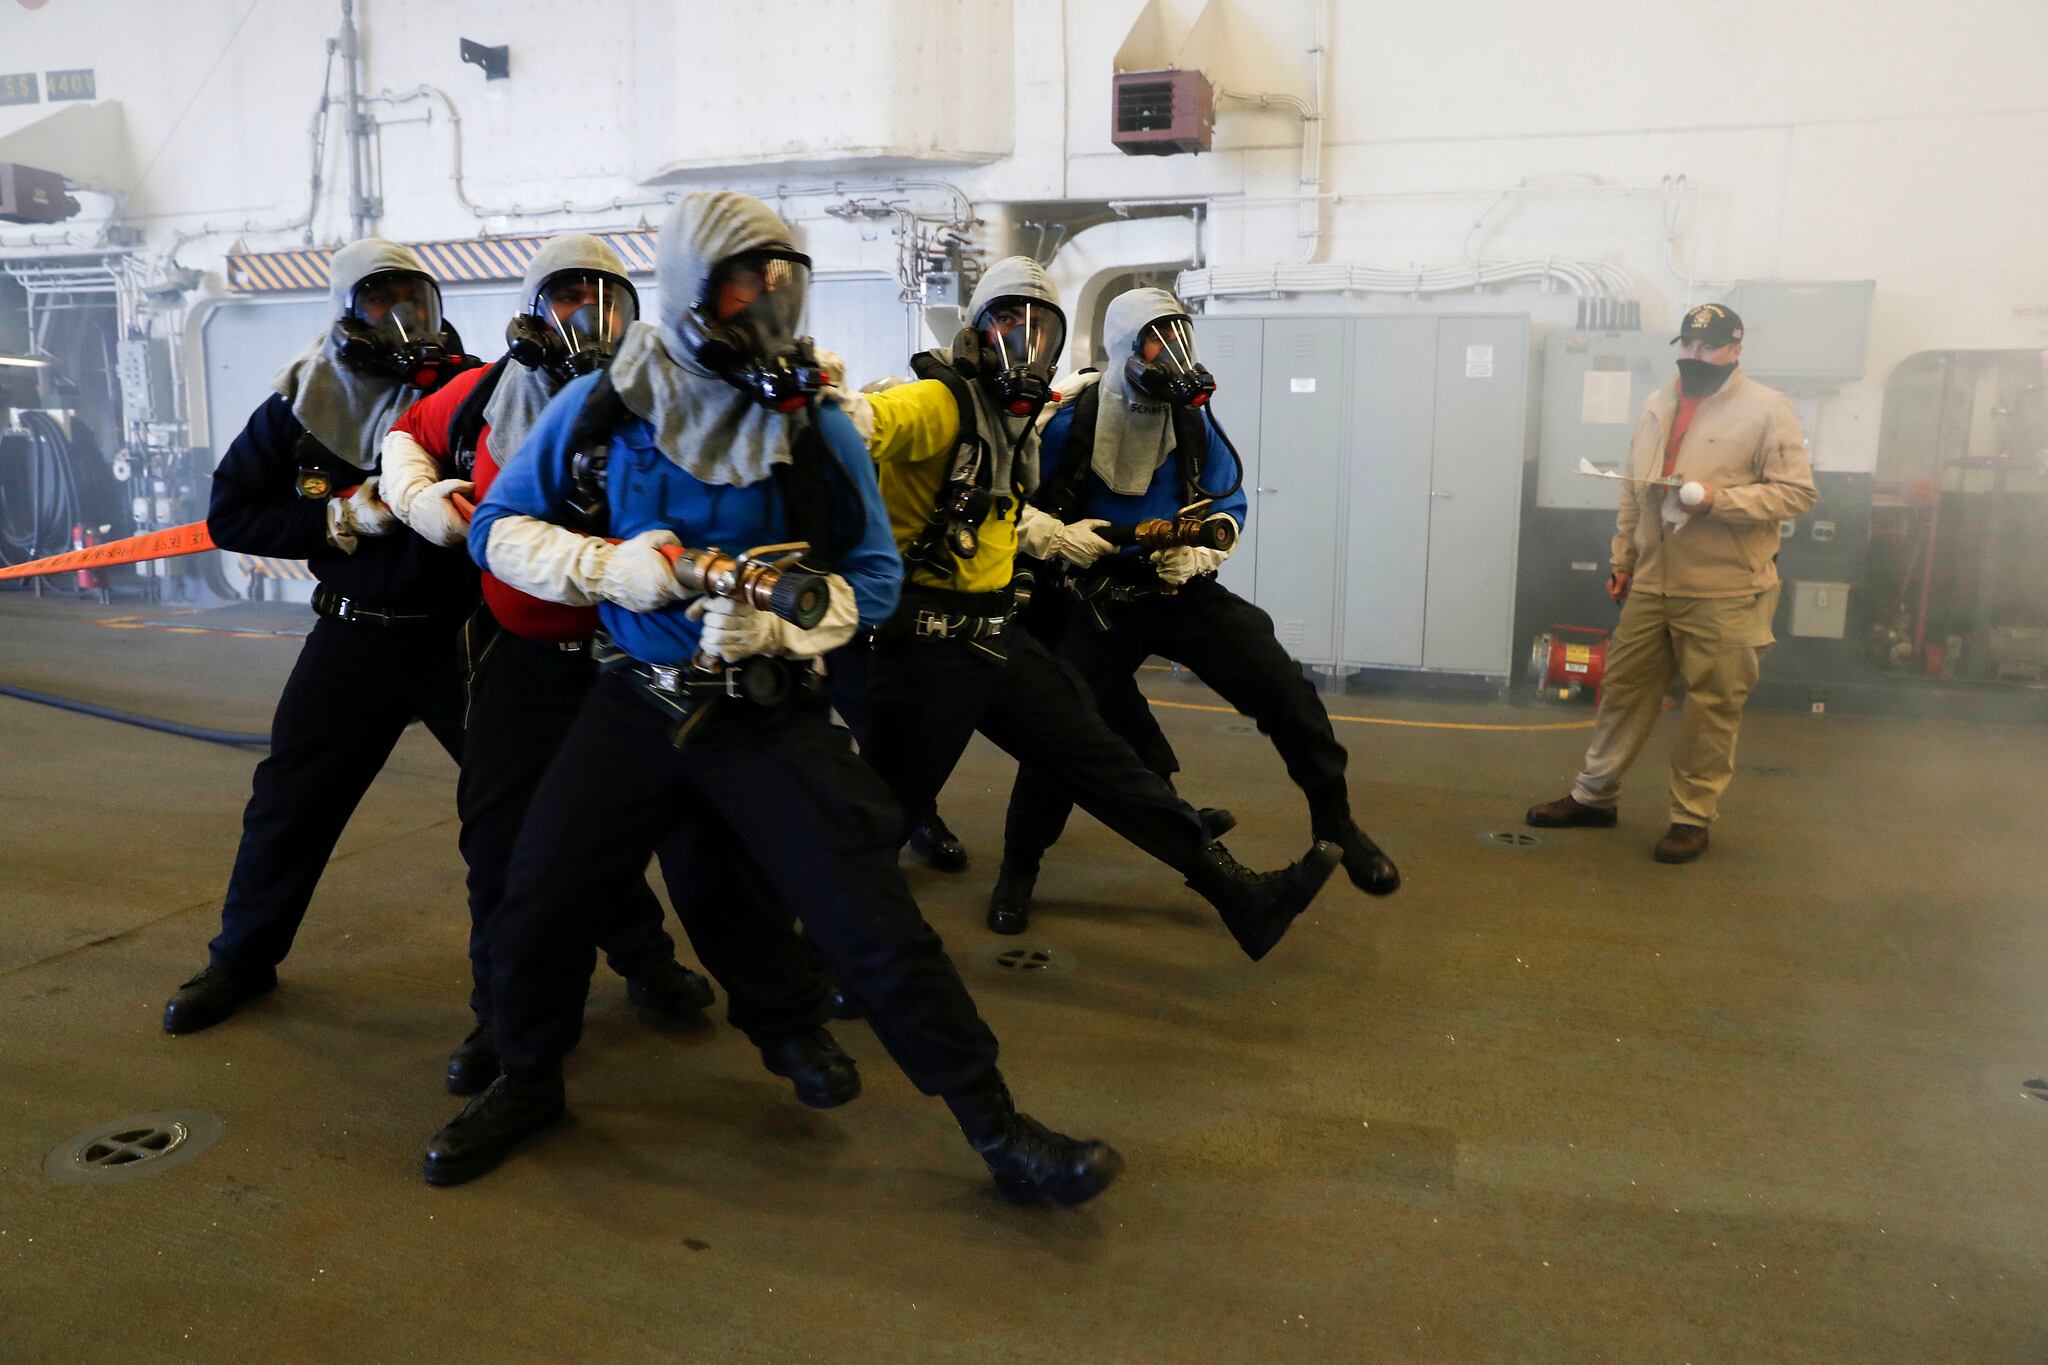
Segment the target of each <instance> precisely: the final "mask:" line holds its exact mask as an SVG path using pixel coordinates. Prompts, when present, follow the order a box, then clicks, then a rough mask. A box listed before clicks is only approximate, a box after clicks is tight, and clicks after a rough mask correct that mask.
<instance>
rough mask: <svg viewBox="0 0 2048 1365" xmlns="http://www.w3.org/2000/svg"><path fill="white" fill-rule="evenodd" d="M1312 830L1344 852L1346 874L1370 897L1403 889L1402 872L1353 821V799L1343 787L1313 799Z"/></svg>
mask: <svg viewBox="0 0 2048 1365" xmlns="http://www.w3.org/2000/svg"><path fill="white" fill-rule="evenodd" d="M1308 821H1309V831H1310V833H1312V834H1314V835H1315V837H1316V838H1318V839H1323V840H1327V841H1328V842H1330V843H1333V844H1335V845H1336V846H1337V847H1338V848H1341V849H1343V850H1344V875H1345V876H1347V877H1349V878H1351V884H1352V885H1353V886H1355V887H1357V888H1358V889H1359V890H1360V891H1363V892H1365V894H1366V895H1368V896H1391V895H1393V894H1394V893H1395V892H1396V891H1398V890H1400V889H1401V873H1400V869H1398V868H1396V867H1395V866H1394V860H1393V859H1392V858H1389V857H1388V856H1387V855H1386V853H1385V852H1384V851H1382V850H1381V848H1380V846H1379V845H1378V844H1376V843H1374V842H1373V841H1372V837H1371V836H1370V835H1368V834H1367V833H1366V832H1365V831H1364V830H1362V829H1360V828H1359V827H1358V822H1357V821H1355V820H1353V819H1352V818H1351V798H1350V796H1349V795H1347V794H1346V793H1345V791H1344V789H1343V788H1342V787H1338V788H1337V789H1335V790H1333V791H1326V792H1324V793H1323V794H1322V795H1321V796H1311V797H1310V798H1309V802H1308Z"/></svg>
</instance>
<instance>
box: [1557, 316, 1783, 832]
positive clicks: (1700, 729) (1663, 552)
mask: <svg viewBox="0 0 2048 1365" xmlns="http://www.w3.org/2000/svg"><path fill="white" fill-rule="evenodd" d="M1673 340H1674V342H1675V344H1677V345H1678V346H1679V347H1680V348H1681V349H1680V351H1679V361H1678V369H1679V380H1678V383H1677V384H1675V385H1674V386H1672V387H1671V388H1668V389H1660V390H1658V391H1657V392H1656V393H1654V394H1652V395H1651V396H1650V400H1649V402H1648V403H1647V404H1645V405H1644V407H1643V415H1642V418H1641V419H1640V420H1639V421H1638V422H1637V423H1636V433H1635V439H1634V441H1633V442H1632V443H1631V445H1630V447H1629V456H1628V468H1627V470H1626V473H1627V476H1628V482H1627V483H1626V484H1624V485H1623V488H1622V498H1621V512H1620V515H1619V516H1618V517H1617V518H1616V519H1615V531H1614V573H1613V576H1612V577H1610V578H1609V579H1608V580H1607V592H1608V595H1609V596H1610V597H1612V598H1614V600H1615V601H1617V602H1624V603H1625V605H1624V606H1623V607H1622V610H1621V621H1620V624H1618V625H1617V626H1616V627H1615V629H1614V634H1613V636H1612V637H1611V638H1610V639H1609V640H1608V642H1607V674H1606V679H1605V684H1604V690H1603V692H1602V693H1601V697H1600V711H1599V716H1598V718H1597V719H1596V720H1595V721H1594V723H1593V744H1592V747H1591V748H1589V749H1588V750H1587V751H1586V766H1585V768H1584V769H1583V770H1582V771H1581V772H1580V773H1579V776H1578V780H1577V781H1575V782H1574V783H1573V784H1572V789H1571V792H1570V793H1569V794H1568V795H1566V796H1561V797H1559V798H1558V799H1557V800H1555V801H1546V802H1544V803H1543V804H1542V805H1539V806H1531V807H1530V808H1529V813H1528V817H1527V819H1528V822H1529V823H1530V824H1532V825H1536V826H1538V827H1540V828H1546V829H1558V828H1563V827H1566V826H1575V825H1582V826H1592V827H1596V828H1601V829H1608V828H1612V827H1613V826H1614V824H1615V821H1616V818H1617V816H1616V810H1615V805H1616V801H1617V800H1618V798H1619V796H1620V794H1621V778H1622V774H1624V773H1626V772H1627V771H1628V769H1629V765H1630V764H1631V763H1634V762H1635V758H1636V754H1637V753H1638V752H1640V751H1641V749H1642V747H1643V741H1644V740H1645V739H1647V738H1649V735H1650V727H1651V726H1652V725H1654V724H1656V721H1657V714H1658V712H1659V711H1660V710H1662V709H1663V704H1664V693H1665V690H1666V689H1667V688H1668V687H1670V685H1671V678H1672V675H1673V674H1674V673H1676V674H1678V675H1680V676H1682V677H1683V678H1684V679H1685V686H1686V697H1685V714H1684V719H1683V725H1684V729H1683V731H1682V732H1681V733H1680V735H1679V740H1678V748H1677V750H1676V752H1675V753H1673V755H1672V759H1671V828H1670V829H1669V830H1668V831H1666V832H1665V835H1664V837H1663V838H1662V839H1659V840H1658V841H1657V846H1656V850H1655V852H1656V858H1657V861H1658V862H1660V863H1686V862H1691V861H1692V860H1693V859H1694V858H1697V857H1699V856H1700V854H1702V853H1704V852H1706V851H1707V826H1708V825H1710V824H1712V823H1713V820H1714V814H1715V808H1716V807H1717V806H1718V805H1719V803H1720V800H1721V793H1722V792H1724V791H1726V790H1727V788H1728V779H1729V778H1731V777H1732V776H1734V774H1735V736H1736V732H1737V730H1738V729H1739V728H1740V727H1741V725H1742V704H1743V702H1744V701H1746V700H1747V699H1748V697H1749V692H1750V689H1751V688H1752V687H1754V686H1755V685H1756V679H1757V672H1758V670H1759V669H1760V667H1761V666H1762V664H1763V657H1764V650H1765V649H1766V648H1768V647H1769V646H1770V644H1771V643H1772V640H1773V637H1772V635H1771V617H1772V616H1773V614H1775V612H1776V610H1777V606H1778V562H1777V560H1778V523H1779V522H1780V521H1782V520H1784V519H1786V518H1788V517H1797V516H1800V515H1801V514H1803V513H1805V512H1806V511H1807V510H1808V509H1810V508H1811V507H1812V506H1813V504H1814V501H1815V499H1816V497H1817V496H1818V494H1817V492H1816V490H1815V489H1814V486H1813V468H1812V466H1811V464H1810V463H1809V462H1808V460H1807V456H1806V439H1805V437H1804V436H1802V435H1801V434H1800V431H1799V417H1798V415H1797V414H1796V413H1795V412H1793V410H1792V402H1791V400H1790V399H1788V398H1786V397H1785V395H1784V394H1782V393H1779V392H1778V391H1777V390H1776V389H1771V388H1766V387H1764V386H1763V385H1762V384H1759V383H1757V382H1756V381H1755V380H1753V379H1750V378H1748V377H1747V376H1745V375H1744V374H1743V373H1742V371H1741V369H1740V367H1739V366H1738V363H1737V362H1738V360H1739V358H1740V357H1741V355H1742V319H1741V318H1739V317H1737V316H1735V314H1734V312H1732V311H1731V310H1729V309H1727V308H1724V307H1722V306H1721V305H1720V304H1716V303H1708V304H1702V305H1700V306H1699V307H1698V308H1695V309H1693V310H1692V311H1691V312H1690V313H1687V314H1686V315H1685V324H1684V326H1683V327H1682V328H1681V329H1680V331H1679V334H1678V336H1677V337H1675V338H1674V339H1673ZM1665 480H1674V481H1676V484H1675V485H1674V484H1673V483H1667V482H1664V481H1665Z"/></svg>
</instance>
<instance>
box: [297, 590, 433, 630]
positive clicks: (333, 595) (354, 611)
mask: <svg viewBox="0 0 2048 1365" xmlns="http://www.w3.org/2000/svg"><path fill="white" fill-rule="evenodd" d="M313 612H314V614H315V615H317V616H331V617H333V618H334V619H335V620H337V621H347V622H349V623H350V624H352V625H359V626H382V627H384V628H385V629H387V630H388V629H392V628H394V627H398V626H427V625H433V624H434V623H435V622H437V621H444V620H447V619H448V618H447V616H446V615H445V614H441V615H436V614H435V613H433V612H426V611H391V610H389V609H388V608H385V607H373V606H371V605H370V604H369V603H367V602H358V601H357V600H356V599H355V598H353V597H343V596H342V595H341V594H340V593H338V592H336V591H335V590H334V589H333V588H330V587H328V586H327V585H326V584H325V583H322V584H321V585H320V586H319V587H317V588H315V589H313Z"/></svg>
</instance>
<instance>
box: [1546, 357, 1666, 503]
mask: <svg viewBox="0 0 2048 1365" xmlns="http://www.w3.org/2000/svg"><path fill="white" fill-rule="evenodd" d="M1676 355H1677V352H1676V351H1675V350H1674V349H1673V348H1672V345H1671V337H1670V335H1669V334H1667V333H1665V332H1662V331H1656V332H1563V331H1559V332H1552V333H1551V334H1550V335H1549V336H1548V337H1545V338H1544V341H1543V405H1542V406H1543V418H1542V426H1541V427H1540V429H1539V435H1538V438H1537V444H1536V450H1537V454H1536V505H1537V506H1538V507H1566V508H1578V509H1581V510H1585V509H1598V510H1601V511H1612V510H1614V508H1615V506H1616V505H1617V504H1618V503H1619V502H1620V500H1621V498H1620V494H1618V493H1617V492H1616V491H1615V489H1616V488H1617V486H1618V485H1616V484H1615V483H1614V482H1613V481H1612V480H1609V479H1594V478H1588V477H1587V476H1586V475H1584V474H1581V473H1579V461H1581V460H1588V461H1591V462H1592V464H1593V466H1594V467H1595V468H1596V469H1602V470H1614V469H1619V468H1620V467H1621V465H1622V462H1623V461H1624V460H1626V459H1627V458H1628V445H1629V440H1630V438H1632V437H1633V436H1634V435H1635V429H1636V417H1637V415H1638V414H1639V413H1641V412H1642V410H1643V404H1644V403H1645V402H1647V401H1648V400H1649V397H1650V394H1651V393H1652V392H1653V391H1655V390H1656V389H1657V387H1658V386H1659V385H1663V384H1670V383H1674V382H1676V380H1677V378H1678V371H1677V369H1676V368H1675V366H1676V359H1675V357H1676Z"/></svg>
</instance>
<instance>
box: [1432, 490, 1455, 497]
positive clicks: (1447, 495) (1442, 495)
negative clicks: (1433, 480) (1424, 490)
mask: <svg viewBox="0 0 2048 1365" xmlns="http://www.w3.org/2000/svg"><path fill="white" fill-rule="evenodd" d="M1429 495H1430V496H1431V497H1432V498H1448V497H1450V496H1451V495H1450V494H1449V493H1439V492H1437V491H1436V490H1435V489H1434V488H1432V489H1430V490H1429Z"/></svg>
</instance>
